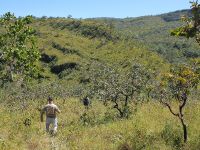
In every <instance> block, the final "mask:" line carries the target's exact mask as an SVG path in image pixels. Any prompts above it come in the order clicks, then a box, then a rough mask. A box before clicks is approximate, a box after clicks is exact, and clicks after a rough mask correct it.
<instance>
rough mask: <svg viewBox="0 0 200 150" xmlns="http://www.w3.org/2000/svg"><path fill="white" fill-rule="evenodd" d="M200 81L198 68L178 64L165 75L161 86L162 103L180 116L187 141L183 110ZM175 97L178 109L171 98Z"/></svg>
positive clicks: (172, 112) (175, 114)
mask: <svg viewBox="0 0 200 150" xmlns="http://www.w3.org/2000/svg"><path fill="white" fill-rule="evenodd" d="M199 81H200V74H199V73H198V70H196V68H191V67H188V66H178V67H175V68H172V69H171V71H170V73H167V74H165V75H164V76H163V80H162V82H161V86H160V87H159V88H160V89H161V91H160V92H161V103H162V104H164V105H165V106H167V107H168V109H169V110H170V112H171V114H173V115H174V116H176V117H178V119H179V120H180V122H181V124H182V127H183V133H184V134H183V137H184V142H187V137H188V133H187V126H186V124H185V120H184V112H183V111H184V108H185V106H186V104H187V101H188V97H189V95H190V93H191V91H192V90H193V89H194V88H197V85H198V83H199ZM173 99H175V100H176V101H177V102H178V103H179V108H178V110H177V111H174V110H173V109H172V105H171V100H173Z"/></svg>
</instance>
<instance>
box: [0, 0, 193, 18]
mask: <svg viewBox="0 0 200 150" xmlns="http://www.w3.org/2000/svg"><path fill="white" fill-rule="evenodd" d="M189 7H190V4H189V0H0V15H2V14H4V13H5V12H8V11H10V12H13V13H15V15H16V16H26V15H34V16H37V17H41V16H53V17H58V16H59V17H67V16H68V15H69V14H70V15H72V17H74V18H92V17H115V18H125V17H137V16H144V15H156V14H161V13H166V12H171V11H175V10H180V9H188V8H189Z"/></svg>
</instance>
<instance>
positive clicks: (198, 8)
mask: <svg viewBox="0 0 200 150" xmlns="http://www.w3.org/2000/svg"><path fill="white" fill-rule="evenodd" d="M191 4H192V6H191V10H192V17H191V18H189V17H187V16H183V17H182V18H181V19H182V21H184V22H185V23H186V25H184V26H182V27H179V28H177V29H175V30H173V31H172V32H171V35H176V36H184V37H187V38H195V39H196V41H197V42H198V43H199V44H200V4H198V0H197V1H195V2H194V1H193V2H191Z"/></svg>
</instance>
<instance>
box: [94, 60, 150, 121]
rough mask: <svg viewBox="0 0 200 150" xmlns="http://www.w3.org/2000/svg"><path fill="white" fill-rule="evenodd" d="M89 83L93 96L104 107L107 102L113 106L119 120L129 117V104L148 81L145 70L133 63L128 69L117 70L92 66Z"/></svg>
mask: <svg viewBox="0 0 200 150" xmlns="http://www.w3.org/2000/svg"><path fill="white" fill-rule="evenodd" d="M92 66H93V68H94V69H91V70H90V82H91V85H92V88H91V90H92V93H93V95H94V94H95V93H96V94H97V95H98V96H99V98H100V99H102V100H103V101H104V104H105V105H106V104H107V102H108V101H110V102H112V103H113V104H114V106H113V108H115V109H116V110H117V111H118V112H119V115H120V117H121V118H127V117H128V115H129V112H130V111H129V103H130V102H131V101H133V100H135V99H136V98H135V97H134V96H136V95H139V94H140V93H141V92H142V91H144V88H145V87H146V83H147V81H148V80H149V78H148V75H147V74H148V72H147V70H146V69H145V68H144V67H143V66H142V65H140V64H138V63H134V64H133V65H132V67H131V68H130V69H128V70H127V71H125V70H117V69H113V68H112V67H108V66H106V65H103V64H99V63H96V64H92Z"/></svg>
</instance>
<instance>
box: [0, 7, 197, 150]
mask: <svg viewBox="0 0 200 150" xmlns="http://www.w3.org/2000/svg"><path fill="white" fill-rule="evenodd" d="M187 12H188V11H183V12H175V13H172V14H171V13H170V14H164V15H159V16H146V17H140V18H125V19H112V18H109V19H107V18H100V19H85V20H81V19H72V18H45V17H43V18H35V19H34V21H33V23H32V24H31V26H32V27H33V28H34V29H36V32H35V34H36V36H37V39H38V40H37V42H38V48H39V50H40V52H41V54H42V58H41V59H40V62H39V63H38V64H37V65H38V66H39V68H40V73H41V75H40V79H39V80H33V81H32V82H29V83H28V84H26V82H24V83H23V84H21V83H20V82H19V83H18V82H13V83H7V84H5V85H4V87H2V88H0V149H3V150H7V149H8V150H10V149H19V150H21V149H29V150H38V149H39V150H40V149H42V150H43V149H61V150H62V149H63V150H65V149H81V150H82V149H83V150H84V149H85V150H88V149H91V150H93V149H94V150H95V149H102V150H104V149H105V150H112V149H113V150H114V149H119V150H126V149H133V150H142V149H144V150H152V149H153V150H154V149H155V150H171V149H172V150H177V149H182V150H197V149H198V148H199V147H200V142H199V138H200V128H199V123H200V117H199V113H200V102H199V99H198V98H199V89H200V88H199V86H197V90H196V93H195V91H192V93H191V96H190V98H189V101H188V104H187V106H186V107H185V110H184V112H185V114H184V117H185V121H186V123H187V125H188V141H187V143H184V142H183V133H182V127H181V124H180V122H179V120H178V119H177V118H176V117H174V116H173V115H172V114H171V113H170V112H169V110H168V109H167V108H166V107H164V106H163V105H162V104H161V103H159V102H158V98H157V97H159V96H160V93H158V92H159V90H160V89H158V88H159V87H158V82H159V81H158V80H160V79H161V76H160V75H162V73H165V72H167V71H169V68H170V65H171V64H172V63H185V64H187V63H188V62H189V61H188V60H189V59H190V58H196V59H199V56H200V51H199V47H198V45H197V44H194V41H193V40H189V41H186V40H184V39H178V38H175V37H170V35H169V30H170V29H173V28H175V27H177V26H179V25H180V22H179V21H177V18H178V17H177V16H179V14H180V13H181V14H182V13H187ZM105 23H106V24H105ZM0 30H1V28H0ZM0 63H1V62H0ZM95 63H96V64H97V66H95V65H93V64H95ZM133 63H137V64H139V65H141V66H142V67H144V70H145V71H147V72H146V73H144V74H145V75H144V77H141V79H138V80H140V82H139V81H138V80H137V82H139V83H142V82H141V80H144V79H145V78H148V79H149V80H148V81H149V82H150V83H148V84H147V86H146V85H145V87H144V88H143V89H141V91H139V92H138V93H136V94H134V95H132V97H130V98H127V99H128V100H129V102H128V103H127V105H128V109H127V110H130V111H131V112H130V115H128V116H127V117H128V118H126V119H122V118H120V116H119V112H117V110H116V109H113V108H114V106H113V105H114V104H113V103H112V101H111V99H112V98H113V93H112V90H113V89H112V88H114V90H113V91H114V94H116V93H115V92H119V86H113V87H112V85H111V86H107V84H109V85H110V84H112V83H117V81H119V83H121V81H123V85H124V87H125V88H123V87H122V91H123V89H126V87H129V86H130V84H129V85H126V84H127V83H128V81H129V80H128V77H127V72H128V71H129V70H130V69H131V66H132V65H133ZM98 65H99V66H101V65H103V66H104V65H105V66H107V68H108V70H106V69H107V68H105V70H103V69H101V68H100V67H99V68H98ZM98 69H99V70H98ZM102 70H103V73H102ZM113 70H116V71H117V73H119V74H117V75H116V74H114V71H113ZM136 70H137V69H136ZM98 71H99V72H98ZM109 71H110V72H111V73H110V74H111V75H113V77H115V76H117V77H119V78H117V77H116V80H111V82H107V81H106V80H105V81H104V79H107V77H108V76H109ZM130 71H131V70H130ZM93 72H95V73H97V74H98V73H99V74H98V75H99V76H100V82H104V83H105V84H102V85H105V86H106V87H107V88H105V87H103V88H105V89H106V90H108V94H110V97H109V98H108V97H107V99H108V102H107V107H105V106H104V105H103V103H102V101H101V100H102V99H101V100H99V99H98V98H99V97H98V96H99V95H98V94H99V93H98V92H99V91H98V90H99V89H96V90H97V91H95V90H93V89H92V86H93V85H92V84H94V85H97V84H96V83H95V82H96V79H97V76H98V75H97V76H95V73H93ZM100 73H102V75H101V74H100ZM104 73H105V74H104ZM148 73H150V74H149V75H148ZM151 73H152V74H151ZM90 75H91V77H92V75H94V83H92V80H91V79H92V78H89V77H90ZM103 75H104V76H103ZM137 75H138V74H136V75H135V76H137ZM151 75H152V76H153V78H152V79H151ZM135 76H133V79H134V77H135ZM139 76H140V74H139ZM111 78H112V77H111ZM121 79H123V80H121ZM109 81H110V80H109ZM130 81H132V84H134V85H137V84H136V83H133V80H130ZM100 86H101V85H100ZM100 88H101V87H100ZM110 88H111V89H110ZM136 88H139V87H138V86H136ZM130 89H131V88H130ZM132 89H134V88H132ZM132 89H131V90H132ZM90 90H93V91H92V94H94V93H95V92H96V93H95V94H96V95H95V94H94V95H90V96H91V99H92V107H91V108H90V109H89V110H86V109H85V108H84V107H83V105H82V103H81V102H80V100H79V99H81V98H82V97H84V96H85V95H87V94H88V93H89V92H91V91H90ZM109 90H111V93H109V92H110V91H109ZM148 90H150V92H151V93H150V94H149V95H148V94H147V93H145V92H148ZM102 91H103V90H102ZM102 91H101V92H102ZM125 91H126V92H127V93H128V92H130V90H129V89H127V90H125ZM105 93H106V92H105ZM105 93H103V94H105ZM90 94H91V93H90ZM103 94H102V95H103ZM120 94H121V93H120ZM125 94H126V93H125ZM49 95H51V96H53V97H54V98H55V103H56V104H58V106H59V108H60V109H61V111H62V113H61V114H59V117H58V119H59V129H58V133H57V135H56V136H51V135H49V134H48V133H46V132H45V123H40V118H39V117H40V112H39V109H40V108H42V106H43V105H45V104H46V98H47V96H49ZM97 95H98V96H97ZM147 95H148V96H147ZM92 96H93V97H92ZM106 96H107V95H106ZM117 96H118V95H117ZM69 97H70V98H69ZM127 97H128V96H127ZM103 100H104V99H103ZM118 100H119V104H123V103H124V101H123V99H122V98H121V97H119V98H118ZM173 104H174V105H172V106H173V109H174V110H177V109H178V104H176V103H173ZM175 107H177V108H176V109H175Z"/></svg>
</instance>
